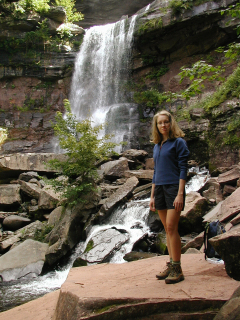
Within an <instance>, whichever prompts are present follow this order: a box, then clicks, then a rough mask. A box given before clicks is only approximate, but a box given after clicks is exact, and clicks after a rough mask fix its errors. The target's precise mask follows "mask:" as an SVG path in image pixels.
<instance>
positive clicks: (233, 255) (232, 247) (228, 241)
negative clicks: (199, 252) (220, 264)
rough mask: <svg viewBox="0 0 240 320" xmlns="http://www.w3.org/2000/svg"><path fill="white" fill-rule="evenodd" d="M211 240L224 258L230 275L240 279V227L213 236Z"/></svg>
mask: <svg viewBox="0 0 240 320" xmlns="http://www.w3.org/2000/svg"><path fill="white" fill-rule="evenodd" d="M209 242H210V244H211V245H212V246H213V248H214V249H215V251H217V252H218V254H219V255H220V257H221V258H222V259H223V260H224V263H225V268H226V272H227V274H228V275H229V277H231V278H233V279H235V280H237V281H240V251H239V247H240V228H239V229H237V230H234V229H231V230H230V231H228V232H225V233H223V234H221V235H218V236H216V237H213V238H211V239H209Z"/></svg>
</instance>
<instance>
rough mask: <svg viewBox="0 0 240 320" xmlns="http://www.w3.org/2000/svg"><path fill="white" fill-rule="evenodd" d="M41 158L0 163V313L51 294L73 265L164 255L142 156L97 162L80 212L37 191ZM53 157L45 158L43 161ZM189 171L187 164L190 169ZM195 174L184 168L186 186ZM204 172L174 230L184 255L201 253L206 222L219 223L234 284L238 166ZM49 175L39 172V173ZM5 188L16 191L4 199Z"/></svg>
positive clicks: (50, 194)
mask: <svg viewBox="0 0 240 320" xmlns="http://www.w3.org/2000/svg"><path fill="white" fill-rule="evenodd" d="M42 156H43V155H42V154H25V155H21V160H22V161H21V166H19V163H18V161H17V159H19V157H20V155H17V154H15V155H11V156H6V157H2V158H1V170H2V172H5V173H6V172H9V173H11V174H9V176H12V178H11V179H10V180H11V181H10V180H9V182H12V183H9V184H6V183H5V184H2V185H0V187H1V191H2V192H1V198H0V199H1V204H0V205H1V209H2V210H3V208H4V211H2V212H1V224H2V232H1V241H0V250H1V254H2V255H1V257H0V261H1V270H0V274H1V276H2V280H4V281H3V282H2V284H1V286H0V288H1V291H2V296H3V297H4V296H5V298H4V299H3V300H2V301H4V303H5V305H4V306H1V308H2V310H6V309H8V308H9V307H12V306H14V305H18V304H21V303H22V302H23V300H24V301H28V300H31V299H34V298H36V297H38V296H41V295H43V294H45V293H46V292H49V291H52V290H56V289H57V288H59V287H60V286H61V284H62V283H63V282H64V281H65V279H66V278H67V275H68V272H69V269H70V268H71V266H72V265H73V266H82V265H83V266H84V265H85V266H86V265H88V266H89V265H91V264H94V265H95V264H99V263H103V262H110V263H121V262H124V261H126V260H127V261H132V260H136V259H139V258H140V259H142V258H145V257H151V256H153V255H154V256H158V255H164V254H166V253H167V249H166V241H165V237H164V233H163V232H162V230H163V228H162V225H161V222H160V221H159V218H158V216H157V215H156V214H155V213H153V212H149V209H148V200H147V198H148V197H149V194H150V189H151V177H152V174H153V168H152V159H151V158H148V156H147V153H146V152H145V151H141V150H127V151H126V152H125V153H124V154H122V155H121V157H120V158H119V159H113V160H112V161H109V162H107V163H105V164H103V165H102V166H101V167H99V174H100V177H101V178H100V179H99V181H98V185H99V186H100V188H101V192H99V193H98V194H95V195H94V196H93V195H91V199H88V202H87V203H85V205H84V207H83V206H77V207H75V208H72V209H70V208H67V209H66V210H65V211H63V209H62V207H61V205H60V204H61V203H60V200H59V195H56V194H55V193H54V191H53V190H49V189H47V188H46V186H43V182H42V181H41V178H40V177H41V176H40V175H39V172H41V174H42V173H43V166H42V162H41V161H39V159H41V157H42ZM52 156H53V155H52V154H51V155H48V154H45V155H44V157H46V159H47V157H52ZM61 156H62V155H61ZM39 157H40V158H39ZM14 159H15V160H14ZM46 159H45V160H46ZM29 163H30V164H31V165H30V166H29ZM193 165H194V162H193V161H190V162H189V166H191V167H192V166H193ZM139 166H141V167H142V169H139ZM136 167H138V169H137V170H136ZM19 170H20V171H22V173H20V175H19ZM45 170H46V169H45ZM194 171H198V170H193V169H191V170H189V180H190V178H192V181H194V180H195V179H196V172H194ZM220 172H222V173H220ZM201 173H202V174H201ZM206 173H207V172H206V171H204V170H203V171H200V175H198V176H199V178H200V183H201V185H200V186H199V185H198V186H197V189H196V186H194V185H192V184H191V186H190V185H189V184H188V185H187V188H188V195H187V198H186V207H185V210H184V212H183V213H182V215H181V220H180V226H179V227H180V234H181V237H182V243H183V248H182V252H183V253H186V252H187V253H188V252H189V250H190V252H192V251H194V252H195V253H196V254H197V253H198V254H199V253H200V252H202V250H203V248H202V244H203V226H204V223H206V222H207V221H212V220H215V219H219V220H220V221H222V223H223V224H224V225H225V228H226V230H227V233H226V234H225V235H224V236H223V237H221V236H220V237H217V239H216V243H217V246H218V252H221V256H222V257H223V259H224V261H225V265H226V270H227V272H228V274H229V275H230V276H231V277H233V278H234V279H236V280H238V275H239V272H238V270H239V264H238V261H239V259H238V252H237V250H236V248H237V246H235V245H234V246H233V245H232V244H231V243H232V241H234V243H237V241H239V230H240V229H239V225H238V223H239V218H238V215H239V214H238V212H239V208H240V203H239V192H240V191H239V190H240V188H239V177H240V170H239V166H238V165H235V166H233V167H232V168H219V169H218V172H213V173H212V177H211V176H210V175H207V174H206ZM52 174H53V173H52V172H48V171H47V170H46V171H45V175H52ZM14 175H17V176H16V177H15V179H14ZM214 176H215V177H214ZM25 180H27V181H25ZM5 182H6V181H5ZM192 187H193V188H195V189H193V190H194V191H192V190H191V188H192ZM9 188H10V189H11V190H12V191H11V192H13V191H14V193H9V190H10V189H9ZM5 191H6V192H5ZM3 195H5V196H3ZM10 199H11V201H12V202H11V203H10ZM26 199H27V200H28V201H26ZM43 199H44V200H43ZM13 208H14V211H13ZM23 208H25V210H26V211H25V212H23ZM33 212H34V214H33ZM40 236H41V237H40ZM39 240H41V242H39ZM36 245H37V246H41V248H43V249H42V250H41V251H40V250H37V251H38V252H41V255H40V256H37V257H35V258H34V259H35V260H34V261H33V260H27V257H28V254H27V253H28V251H30V252H31V254H30V255H29V256H30V258H31V259H33V257H34V254H33V252H34V250H35V249H34V248H35V246H36ZM226 247H230V248H231V250H232V251H233V252H231V254H228V253H229V252H230V250H229V249H228V252H226V250H225V249H224V248H226ZM124 259H125V260H124ZM13 261H14V263H13ZM23 261H24V263H25V264H24V263H23ZM29 266H30V267H31V268H30V269H29ZM49 270H52V271H50V272H49ZM46 271H48V272H47V274H46ZM10 280H11V281H10ZM19 292H21V293H23V296H24V297H22V296H21V294H20V295H18V293H19ZM16 296H18V298H16ZM16 300H17V301H16ZM12 303H13V304H12Z"/></svg>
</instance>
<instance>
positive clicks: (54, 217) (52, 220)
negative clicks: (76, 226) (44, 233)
mask: <svg viewBox="0 0 240 320" xmlns="http://www.w3.org/2000/svg"><path fill="white" fill-rule="evenodd" d="M63 210H64V208H63V207H61V206H60V207H57V208H56V209H54V210H53V211H52V212H51V213H50V215H49V217H48V224H49V225H50V226H55V225H56V224H57V223H58V222H59V221H60V219H61V218H62V217H63Z"/></svg>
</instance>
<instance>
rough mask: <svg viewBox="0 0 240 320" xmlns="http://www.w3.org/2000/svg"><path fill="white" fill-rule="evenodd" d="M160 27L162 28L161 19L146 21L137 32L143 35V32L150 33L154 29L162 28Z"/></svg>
mask: <svg viewBox="0 0 240 320" xmlns="http://www.w3.org/2000/svg"><path fill="white" fill-rule="evenodd" d="M162 26H163V22H162V18H155V19H151V20H149V21H147V22H146V23H144V24H143V25H142V26H140V27H139V29H138V32H139V33H145V32H149V31H152V30H154V29H159V28H162Z"/></svg>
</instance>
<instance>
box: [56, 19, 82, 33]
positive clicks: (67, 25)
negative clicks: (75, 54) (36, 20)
mask: <svg viewBox="0 0 240 320" xmlns="http://www.w3.org/2000/svg"><path fill="white" fill-rule="evenodd" d="M66 29H67V30H69V31H70V32H71V33H72V34H74V35H78V34H83V33H85V31H84V29H83V28H81V27H79V26H78V25H77V24H74V23H69V22H68V23H62V24H61V25H60V26H59V27H58V28H57V32H61V31H62V30H66Z"/></svg>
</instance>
